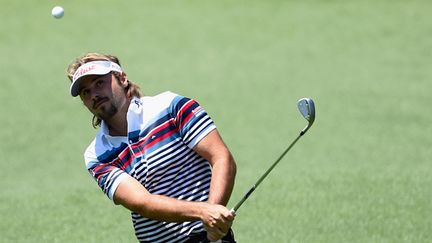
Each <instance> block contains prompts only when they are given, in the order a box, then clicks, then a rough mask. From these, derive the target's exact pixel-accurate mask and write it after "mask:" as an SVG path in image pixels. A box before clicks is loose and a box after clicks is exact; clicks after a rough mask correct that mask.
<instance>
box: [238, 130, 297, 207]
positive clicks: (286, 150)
mask: <svg viewBox="0 0 432 243" xmlns="http://www.w3.org/2000/svg"><path fill="white" fill-rule="evenodd" d="M303 134H304V131H302V132H301V133H300V135H298V136H297V138H296V139H295V140H294V141H293V142H292V143H291V144H290V145H289V146H288V148H286V149H285V151H284V152H283V153H282V154H281V155H280V156H279V158H278V159H277V160H276V161H275V162H274V163H273V164H272V165H271V166H270V168H268V169H267V171H266V172H265V173H264V174H263V175H262V176H261V177H260V178H259V179H258V181H257V182H256V183H255V184H254V185H253V186H252V187H251V188H250V189H249V190H248V191H247V192H246V194H245V195H244V196H243V198H242V199H241V200H240V201H239V202H238V203H237V204H236V205H235V207H234V208H232V209H231V211H233V212H237V210H238V209H239V208H240V206H241V205H242V204H243V203H244V201H246V199H247V198H248V197H249V196H250V195H251V194H252V192H253V191H255V189H256V188H257V187H258V186H259V184H261V182H262V181H263V180H264V178H266V177H267V175H268V174H269V173H270V171H272V170H273V168H274V167H275V166H276V165H277V164H278V163H279V161H281V160H282V158H283V157H284V156H285V155H286V154H287V153H288V151H290V149H291V148H292V147H293V146H294V144H296V143H297V141H298V140H299V139H300V137H301V136H303Z"/></svg>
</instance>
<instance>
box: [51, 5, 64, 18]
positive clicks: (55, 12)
mask: <svg viewBox="0 0 432 243" xmlns="http://www.w3.org/2000/svg"><path fill="white" fill-rule="evenodd" d="M51 14H52V16H53V17H54V18H56V19H60V18H61V17H63V15H64V9H63V8H62V7H60V6H55V7H54V8H53V9H52V10H51Z"/></svg>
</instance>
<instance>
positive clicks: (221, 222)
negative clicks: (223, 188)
mask: <svg viewBox="0 0 432 243" xmlns="http://www.w3.org/2000/svg"><path fill="white" fill-rule="evenodd" d="M234 217H235V214H234V213H233V212H231V211H230V210H229V209H227V208H226V207H224V206H222V205H217V204H208V208H207V210H206V211H205V214H204V215H203V217H202V222H203V224H204V228H205V230H206V231H207V238H208V240H210V241H216V240H219V239H221V238H222V237H224V236H225V235H226V234H227V233H228V231H229V229H230V228H231V225H232V223H233V220H234Z"/></svg>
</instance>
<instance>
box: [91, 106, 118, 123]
mask: <svg viewBox="0 0 432 243" xmlns="http://www.w3.org/2000/svg"><path fill="white" fill-rule="evenodd" d="M117 112H118V108H117V106H116V105H115V104H114V103H112V102H110V103H109V105H108V107H107V108H105V107H101V111H99V112H97V113H96V114H95V115H96V116H97V117H98V118H99V119H101V120H104V121H107V120H109V119H110V118H111V117H113V116H114V115H115V114H117Z"/></svg>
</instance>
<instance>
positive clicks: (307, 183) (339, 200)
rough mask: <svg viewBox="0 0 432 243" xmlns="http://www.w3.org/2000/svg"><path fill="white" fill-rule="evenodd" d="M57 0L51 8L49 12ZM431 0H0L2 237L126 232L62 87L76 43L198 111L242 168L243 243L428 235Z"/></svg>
mask: <svg viewBox="0 0 432 243" xmlns="http://www.w3.org/2000/svg"><path fill="white" fill-rule="evenodd" d="M55 5H61V6H63V7H64V8H65V16H64V18H62V19H54V18H53V17H52V16H51V14H50V13H51V9H52V7H54V6H55ZM431 12H432V2H430V1H421V0H411V1H398V0H394V1H390V0H388V1H384V0H382V1H372V0H365V1H354V0H353V1H336V0H322V1H318V0H316V1H313V0H306V1H278V0H269V1H256V0H249V1H243V0H239V1H226V0H222V1H207V0H204V1H198V0H192V1H147V0H146V1H142V0H130V1H112V0H103V1H102V0H92V1H83V0H76V1H65V0H58V1H52V0H50V1H23V0H0V54H1V57H0V71H1V74H2V75H1V76H2V77H1V78H0V80H1V88H0V102H1V107H2V108H1V118H0V126H1V130H0V138H1V144H0V157H1V158H2V162H1V169H0V180H1V187H2V190H1V191H0V215H1V220H0V241H1V242H136V238H135V236H134V232H133V228H132V223H131V222H130V215H129V212H128V211H127V210H125V209H123V208H122V207H120V206H114V205H113V204H112V203H111V202H110V201H109V200H108V199H107V198H106V196H104V195H103V193H102V192H101V191H100V189H99V188H98V187H97V185H96V183H95V182H94V181H93V179H92V178H91V177H90V176H89V175H88V173H87V171H86V170H85V166H84V161H83V155H82V153H83V151H84V149H85V148H86V147H87V145H88V143H89V142H90V141H91V140H92V138H93V136H94V134H95V133H96V130H94V129H93V128H92V127H91V115H90V114H89V112H88V111H87V110H86V108H85V107H84V106H83V105H82V103H81V101H80V100H79V98H78V99H77V98H72V97H70V95H69V94H68V91H69V81H68V80H67V78H66V75H65V74H66V71H65V69H66V67H67V65H68V64H69V63H71V62H72V61H73V60H74V59H75V58H76V57H77V56H80V55H82V54H84V53H86V52H88V51H97V52H103V53H111V54H114V55H117V56H119V57H120V60H121V62H122V65H123V67H124V69H125V71H126V72H127V74H128V76H129V78H130V79H131V80H133V81H134V82H137V83H138V84H140V85H141V87H142V89H143V91H144V93H145V94H146V95H155V94H158V93H160V92H163V91H166V90H170V91H173V92H176V93H180V94H182V95H185V96H189V97H192V98H195V99H196V100H198V101H199V102H200V104H201V105H202V106H203V107H204V108H205V109H206V110H207V111H208V112H209V113H210V115H211V116H212V118H213V119H214V121H215V122H216V125H217V126H218V128H219V130H220V132H221V134H222V135H223V137H224V139H225V141H226V143H227V144H228V146H229V147H230V149H231V151H232V153H233V154H234V156H235V158H236V161H237V164H238V174H237V180H236V185H235V190H234V192H233V195H232V198H231V201H230V204H229V206H231V207H232V206H234V204H235V203H236V202H237V201H238V200H239V199H240V198H241V197H242V196H243V194H244V192H245V191H247V189H248V188H249V187H250V186H251V185H252V184H253V183H254V182H255V181H256V180H257V179H258V178H259V176H261V174H262V173H263V172H264V171H265V170H266V169H267V168H268V167H269V166H270V164H271V163H272V162H273V161H274V160H275V159H276V158H277V157H278V156H279V154H280V153H281V152H282V151H283V150H284V149H285V148H286V146H288V145H289V143H290V142H291V141H292V140H293V139H294V138H295V137H296V136H297V135H298V132H299V131H300V130H301V129H302V128H303V126H305V125H306V122H305V121H304V120H303V118H301V116H300V115H299V113H298V111H297V108H296V102H297V100H298V99H299V98H302V97H311V98H313V99H314V100H315V103H316V109H317V118H316V123H315V124H314V126H313V127H312V128H311V130H310V131H309V133H308V134H307V135H306V136H305V137H304V138H302V139H301V140H300V141H299V142H298V143H297V145H296V146H295V147H294V148H293V149H292V150H291V152H289V154H288V155H287V156H286V157H285V158H284V160H283V161H282V162H281V163H280V164H279V165H278V167H276V169H275V170H274V171H273V172H272V173H271V174H270V175H269V177H268V178H267V179H266V180H265V181H264V182H263V183H262V184H261V185H260V187H259V188H258V189H257V190H256V191H255V193H254V194H253V195H252V196H251V197H250V198H249V200H248V201H246V203H245V204H244V205H243V206H242V208H241V209H240V210H239V212H238V214H237V217H236V221H235V223H234V226H233V228H234V231H235V234H236V238H237V241H238V242H269V243H270V242H432V217H430V212H432V203H431V199H432V189H431V188H432V186H431V184H432V177H431V174H432V167H431V158H432V150H431V144H432V136H431V134H432V126H431V120H432V114H431V112H430V104H431V103H432V98H431V95H430V93H431V89H432V83H431V78H432V68H431V60H432V59H431V58H432V15H431Z"/></svg>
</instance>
